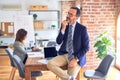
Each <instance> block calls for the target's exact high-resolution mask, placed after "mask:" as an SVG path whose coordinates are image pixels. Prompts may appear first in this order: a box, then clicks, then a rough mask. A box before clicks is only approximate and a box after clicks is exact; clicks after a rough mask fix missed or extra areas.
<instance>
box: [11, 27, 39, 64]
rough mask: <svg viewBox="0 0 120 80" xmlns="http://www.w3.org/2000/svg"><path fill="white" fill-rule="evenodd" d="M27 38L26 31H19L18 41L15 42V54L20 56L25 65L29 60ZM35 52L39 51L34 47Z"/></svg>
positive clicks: (17, 34)
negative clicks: (25, 43) (25, 42)
mask: <svg viewBox="0 0 120 80" xmlns="http://www.w3.org/2000/svg"><path fill="white" fill-rule="evenodd" d="M26 38H27V31H26V30H24V29H19V30H18V31H17V33H16V39H15V42H14V45H13V47H14V54H16V55H18V56H19V57H20V58H21V60H22V61H23V63H24V64H25V62H26V60H27V57H28V55H27V51H26V50H25V45H24V40H25V39H26ZM32 49H33V50H37V48H35V47H32Z"/></svg>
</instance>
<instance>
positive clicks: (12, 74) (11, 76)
mask: <svg viewBox="0 0 120 80" xmlns="http://www.w3.org/2000/svg"><path fill="white" fill-rule="evenodd" d="M5 51H6V52H7V54H8V56H9V58H10V63H11V66H12V70H11V73H10V77H9V80H13V79H14V75H15V71H16V66H15V64H14V63H13V60H12V57H13V50H12V49H10V48H6V49H5Z"/></svg>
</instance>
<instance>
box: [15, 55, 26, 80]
mask: <svg viewBox="0 0 120 80" xmlns="http://www.w3.org/2000/svg"><path fill="white" fill-rule="evenodd" d="M13 61H14V63H15V64H16V66H17V68H18V71H19V76H20V77H22V78H24V77H25V72H24V69H25V65H24V64H23V62H22V60H21V59H20V57H18V56H17V55H13Z"/></svg>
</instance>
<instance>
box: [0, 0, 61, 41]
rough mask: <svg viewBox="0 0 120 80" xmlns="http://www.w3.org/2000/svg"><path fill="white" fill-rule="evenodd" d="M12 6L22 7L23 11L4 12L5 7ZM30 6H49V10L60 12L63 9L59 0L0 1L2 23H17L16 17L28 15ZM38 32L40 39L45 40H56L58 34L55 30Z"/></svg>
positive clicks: (0, 20) (0, 19)
mask: <svg viewBox="0 0 120 80" xmlns="http://www.w3.org/2000/svg"><path fill="white" fill-rule="evenodd" d="M11 4H18V5H21V10H3V9H2V6H3V5H11ZM30 5H48V9H49V10H60V8H61V5H60V2H59V1H58V0H54V1H53V0H0V22H15V19H16V17H15V16H17V15H28V10H29V6H30ZM43 16H45V15H43ZM15 24H16V23H15ZM32 26H33V25H32ZM14 27H15V26H14ZM15 29H16V28H15ZM15 31H16V30H15ZM37 32H38V33H39V37H40V38H45V39H46V38H49V39H55V38H56V35H57V32H56V31H53V30H52V31H37ZM28 34H29V33H28ZM48 34H49V35H48ZM8 43H9V41H8Z"/></svg>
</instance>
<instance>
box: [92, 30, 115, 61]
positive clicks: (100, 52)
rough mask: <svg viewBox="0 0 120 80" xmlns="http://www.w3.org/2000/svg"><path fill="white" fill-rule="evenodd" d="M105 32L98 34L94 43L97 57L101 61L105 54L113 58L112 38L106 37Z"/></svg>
mask: <svg viewBox="0 0 120 80" xmlns="http://www.w3.org/2000/svg"><path fill="white" fill-rule="evenodd" d="M106 33H107V31H105V32H102V33H100V34H99V35H98V36H97V37H96V39H95V43H94V47H95V48H96V52H97V57H98V58H100V59H103V58H104V57H105V56H106V55H107V54H113V55H114V56H115V54H114V53H115V48H113V44H112V38H110V37H109V36H107V35H106Z"/></svg>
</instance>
